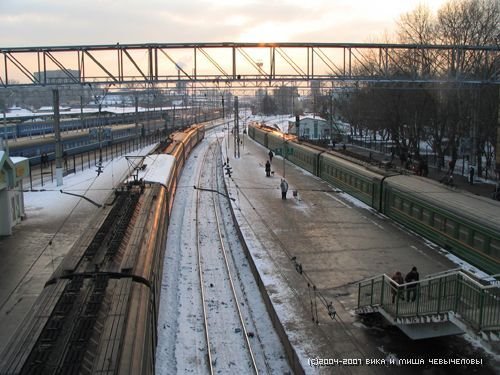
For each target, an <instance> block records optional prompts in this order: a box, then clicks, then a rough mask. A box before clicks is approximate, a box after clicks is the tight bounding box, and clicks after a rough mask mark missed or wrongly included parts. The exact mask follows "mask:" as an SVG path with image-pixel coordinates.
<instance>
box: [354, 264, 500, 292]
mask: <svg viewBox="0 0 500 375" xmlns="http://www.w3.org/2000/svg"><path fill="white" fill-rule="evenodd" d="M450 271H451V270H450ZM451 275H460V276H462V277H464V278H466V279H467V280H469V281H471V282H472V283H474V284H475V285H476V286H478V287H480V288H482V289H493V288H500V285H497V284H490V285H483V284H481V283H480V282H479V281H477V280H476V279H474V278H472V277H471V276H469V275H468V274H467V273H466V272H464V271H463V270H462V269H458V270H455V271H454V272H450V273H448V274H447V273H446V271H444V272H443V274H441V273H437V274H433V275H427V276H425V277H424V278H423V279H420V280H418V281H412V282H409V283H403V284H398V283H397V282H395V281H394V280H393V279H392V277H391V276H389V275H387V274H386V273H382V274H379V275H377V276H373V277H370V278H367V279H363V280H361V281H359V283H358V284H365V283H367V282H369V281H371V280H376V279H379V278H387V279H389V280H390V282H391V283H395V284H396V285H399V286H407V285H414V284H420V283H423V282H424V281H432V280H438V279H440V278H442V277H446V276H451ZM429 276H430V277H429Z"/></svg>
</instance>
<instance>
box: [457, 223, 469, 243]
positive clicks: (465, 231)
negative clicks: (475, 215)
mask: <svg viewBox="0 0 500 375" xmlns="http://www.w3.org/2000/svg"><path fill="white" fill-rule="evenodd" d="M458 238H459V240H460V241H461V242H465V243H469V242H470V229H469V228H467V227H465V226H464V225H460V227H459V228H458Z"/></svg>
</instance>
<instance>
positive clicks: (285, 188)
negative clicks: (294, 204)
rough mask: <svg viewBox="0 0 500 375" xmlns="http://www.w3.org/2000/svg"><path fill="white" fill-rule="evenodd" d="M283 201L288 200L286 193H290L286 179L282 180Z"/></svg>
mask: <svg viewBox="0 0 500 375" xmlns="http://www.w3.org/2000/svg"><path fill="white" fill-rule="evenodd" d="M280 188H281V199H286V192H287V191H288V182H286V180H285V179H284V178H282V179H281V183H280Z"/></svg>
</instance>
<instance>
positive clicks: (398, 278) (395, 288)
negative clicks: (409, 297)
mask: <svg viewBox="0 0 500 375" xmlns="http://www.w3.org/2000/svg"><path fill="white" fill-rule="evenodd" d="M392 280H393V281H395V282H396V283H397V285H395V284H394V283H391V284H392V285H391V293H392V303H394V301H395V300H396V296H397V297H398V299H399V298H402V299H403V301H404V300H405V296H404V294H402V293H401V292H402V290H401V287H400V285H402V284H404V282H405V281H404V280H403V275H402V274H401V272H399V271H397V272H396V273H395V274H394V275H392Z"/></svg>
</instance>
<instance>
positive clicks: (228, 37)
mask: <svg viewBox="0 0 500 375" xmlns="http://www.w3.org/2000/svg"><path fill="white" fill-rule="evenodd" d="M417 1H419V0H407V1H404V2H401V1H400V0H385V1H384V2H374V1H373V0H358V1H355V2H353V1H348V0H329V1H328V0H308V1H303V0H273V1H270V0H236V1H235V0H216V1H213V0H143V1H139V0H71V1H68V0H0V46H4V47H7V46H38V45H81V44H111V43H112V44H114V43H116V42H120V43H122V44H125V43H147V42H165V43H168V42H214V41H242V40H245V41H250V39H252V38H254V37H256V38H259V39H262V38H265V39H266V41H299V42H315V41H318V42H319V41H329V42H333V41H338V42H363V41H366V40H368V39H373V35H372V34H373V33H377V32H378V33H379V34H382V33H383V32H384V31H385V30H386V29H387V28H391V27H393V26H394V18H395V12H396V11H395V9H398V11H402V10H405V9H407V8H408V7H410V6H413V4H414V3H417ZM441 1H444V0H437V2H441ZM408 9H409V8H408ZM279 39H281V40H279ZM254 41H262V40H254Z"/></svg>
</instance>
